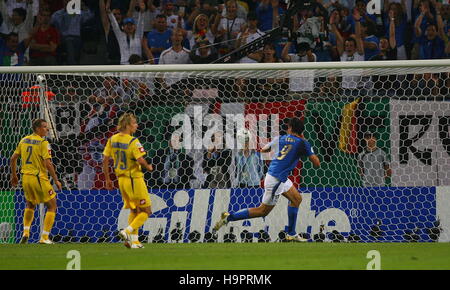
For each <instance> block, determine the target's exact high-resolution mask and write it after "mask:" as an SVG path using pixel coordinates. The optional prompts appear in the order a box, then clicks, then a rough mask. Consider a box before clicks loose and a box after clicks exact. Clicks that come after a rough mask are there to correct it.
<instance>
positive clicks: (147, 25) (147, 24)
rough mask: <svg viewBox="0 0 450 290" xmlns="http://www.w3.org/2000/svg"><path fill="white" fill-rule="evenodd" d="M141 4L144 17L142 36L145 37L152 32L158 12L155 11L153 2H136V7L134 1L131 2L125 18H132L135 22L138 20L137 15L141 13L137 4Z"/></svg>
mask: <svg viewBox="0 0 450 290" xmlns="http://www.w3.org/2000/svg"><path fill="white" fill-rule="evenodd" d="M141 2H142V3H143V4H144V6H145V9H144V15H143V16H144V34H145V35H146V34H147V33H149V32H150V31H152V29H153V21H154V20H155V18H156V16H157V15H158V14H159V10H157V9H156V7H155V5H153V0H138V5H136V0H131V1H130V7H129V10H128V15H127V17H133V18H134V20H135V21H136V22H137V21H138V20H139V14H140V13H141V12H140V8H139V5H140V4H139V3H141Z"/></svg>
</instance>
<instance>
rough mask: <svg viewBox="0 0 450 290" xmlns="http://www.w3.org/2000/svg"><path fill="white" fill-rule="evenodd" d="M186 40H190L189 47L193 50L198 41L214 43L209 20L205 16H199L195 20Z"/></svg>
mask: <svg viewBox="0 0 450 290" xmlns="http://www.w3.org/2000/svg"><path fill="white" fill-rule="evenodd" d="M186 38H187V39H188V40H189V45H190V46H189V47H190V48H191V49H192V48H193V47H194V45H195V44H196V42H197V41H198V40H202V39H207V40H208V41H209V42H210V43H214V39H215V37H214V34H213V33H212V31H211V29H210V27H209V18H208V16H206V15H205V14H199V15H198V16H197V17H196V18H195V20H194V26H193V28H192V30H190V31H188V32H187V36H186Z"/></svg>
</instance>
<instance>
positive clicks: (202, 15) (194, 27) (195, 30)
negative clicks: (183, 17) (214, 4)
mask: <svg viewBox="0 0 450 290" xmlns="http://www.w3.org/2000/svg"><path fill="white" fill-rule="evenodd" d="M202 17H203V18H206V23H207V25H206V30H209V18H208V16H207V15H206V14H199V15H197V17H195V19H194V26H193V28H192V32H194V33H197V32H198V31H197V22H198V21H199V20H200V18H202Z"/></svg>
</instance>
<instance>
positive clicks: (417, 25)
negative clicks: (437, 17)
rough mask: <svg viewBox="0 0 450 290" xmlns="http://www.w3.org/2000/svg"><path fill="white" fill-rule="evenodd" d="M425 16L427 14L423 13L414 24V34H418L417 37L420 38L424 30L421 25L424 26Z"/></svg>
mask: <svg viewBox="0 0 450 290" xmlns="http://www.w3.org/2000/svg"><path fill="white" fill-rule="evenodd" d="M424 16H425V14H424V13H421V14H420V15H419V17H417V19H416V22H415V23H414V32H415V33H416V36H417V37H420V36H421V35H422V29H421V28H420V25H421V24H422V20H423V17H424Z"/></svg>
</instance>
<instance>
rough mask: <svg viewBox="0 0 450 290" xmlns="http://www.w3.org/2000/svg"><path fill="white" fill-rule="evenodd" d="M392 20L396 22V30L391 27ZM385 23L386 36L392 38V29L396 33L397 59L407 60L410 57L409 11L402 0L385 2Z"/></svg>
mask: <svg viewBox="0 0 450 290" xmlns="http://www.w3.org/2000/svg"><path fill="white" fill-rule="evenodd" d="M391 22H393V23H394V30H392V28H391ZM384 23H385V29H386V38H387V39H390V37H391V31H392V32H393V33H395V43H396V45H397V48H396V55H397V59H400V60H406V59H407V58H408V56H407V53H406V45H407V39H408V37H407V32H408V31H407V30H406V29H407V13H406V6H405V3H404V1H403V0H402V4H400V3H390V4H389V5H388V4H387V3H385V12H384Z"/></svg>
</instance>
